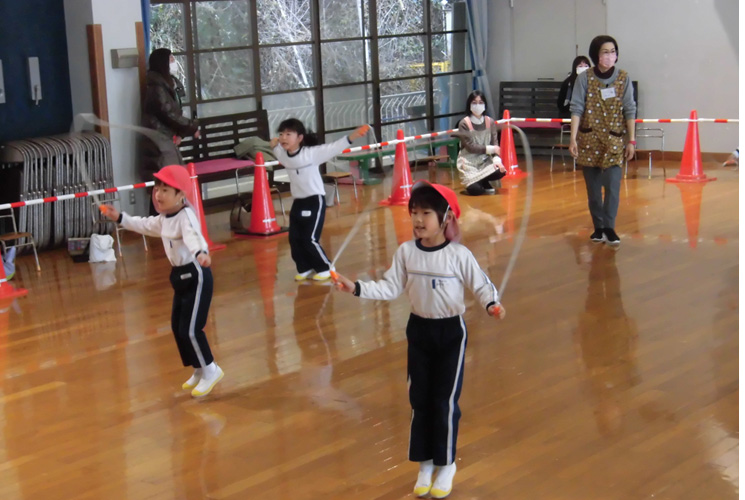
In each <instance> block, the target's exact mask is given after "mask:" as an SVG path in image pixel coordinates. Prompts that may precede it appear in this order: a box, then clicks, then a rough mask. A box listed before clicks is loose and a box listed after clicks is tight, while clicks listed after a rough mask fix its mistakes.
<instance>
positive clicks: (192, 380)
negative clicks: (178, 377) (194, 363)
mask: <svg viewBox="0 0 745 500" xmlns="http://www.w3.org/2000/svg"><path fill="white" fill-rule="evenodd" d="M201 379H202V369H201V368H196V369H195V370H194V374H193V375H192V376H191V377H189V380H187V381H186V382H184V383H183V384H181V388H182V389H183V390H185V391H190V390H192V389H194V388H195V387H196V386H197V384H198V383H199V381H200V380H201Z"/></svg>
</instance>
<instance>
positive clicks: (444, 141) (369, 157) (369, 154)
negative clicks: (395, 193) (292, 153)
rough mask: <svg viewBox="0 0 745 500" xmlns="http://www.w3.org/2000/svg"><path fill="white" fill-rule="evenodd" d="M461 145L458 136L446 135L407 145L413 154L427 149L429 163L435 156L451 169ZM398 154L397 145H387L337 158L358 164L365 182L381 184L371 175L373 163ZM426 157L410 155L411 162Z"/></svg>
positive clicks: (439, 162) (407, 148) (439, 161)
mask: <svg viewBox="0 0 745 500" xmlns="http://www.w3.org/2000/svg"><path fill="white" fill-rule="evenodd" d="M459 147H460V139H458V138H457V137H450V136H444V137H442V138H439V137H438V138H436V139H434V140H431V141H424V142H418V143H417V142H415V143H409V144H407V146H406V150H407V151H408V152H409V153H410V154H411V153H412V152H414V151H426V152H429V153H432V154H431V155H430V156H427V157H426V158H427V163H430V160H431V159H433V158H435V159H437V160H438V161H437V163H438V164H440V165H444V166H447V167H450V168H451V169H452V168H453V166H454V165H455V164H456V161H457V160H458V149H459ZM443 149H444V150H447V154H444V153H440V151H441V150H443ZM395 154H396V148H395V147H386V148H382V149H375V150H370V151H360V152H357V153H346V154H343V155H339V156H337V157H336V159H337V160H342V161H348V162H349V163H350V164H352V163H353V162H354V163H356V164H357V166H358V167H359V169H360V174H361V177H362V181H363V183H364V184H379V183H380V182H381V180H380V179H375V178H372V177H370V167H371V163H372V162H373V161H374V160H376V159H378V158H382V157H383V156H393V155H395ZM424 159H425V158H416V157H410V158H409V160H410V161H411V162H415V161H422V160H424Z"/></svg>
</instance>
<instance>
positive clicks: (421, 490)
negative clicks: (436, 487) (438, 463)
mask: <svg viewBox="0 0 745 500" xmlns="http://www.w3.org/2000/svg"><path fill="white" fill-rule="evenodd" d="M434 471H435V466H434V465H433V464H432V460H426V461H424V462H419V475H418V476H417V478H416V484H415V485H414V494H415V495H416V496H418V497H423V496H426V495H427V494H429V490H431V489H432V473H433V472H434Z"/></svg>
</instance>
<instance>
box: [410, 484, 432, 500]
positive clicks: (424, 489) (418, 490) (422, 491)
mask: <svg viewBox="0 0 745 500" xmlns="http://www.w3.org/2000/svg"><path fill="white" fill-rule="evenodd" d="M431 489H432V483H431V482H430V483H429V484H425V485H422V486H419V485H417V486H414V494H415V495H416V496H418V497H423V496H427V495H428V494H429V491H430V490H431Z"/></svg>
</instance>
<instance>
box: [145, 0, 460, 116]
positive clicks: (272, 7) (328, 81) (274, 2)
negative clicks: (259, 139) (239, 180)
mask: <svg viewBox="0 0 745 500" xmlns="http://www.w3.org/2000/svg"><path fill="white" fill-rule="evenodd" d="M154 1H157V0H154ZM254 3H255V5H254ZM376 3H377V9H376V12H373V13H371V12H370V5H369V0H319V3H318V6H319V11H318V13H317V15H318V21H319V28H320V33H321V40H313V32H312V23H311V15H312V11H311V0H221V1H216V0H209V1H207V0H204V1H202V0H196V1H189V2H188V3H187V2H186V0H184V2H183V3H162V4H161V3H155V4H153V5H151V25H150V34H151V41H152V42H151V43H152V47H153V48H159V47H166V48H169V49H171V50H172V51H173V52H174V53H176V54H175V55H176V59H177V61H178V62H179V65H180V66H181V71H180V72H179V75H177V76H178V77H179V79H181V80H182V81H184V82H185V83H186V84H187V85H193V84H192V83H191V82H189V81H188V80H189V78H188V76H189V75H190V74H191V72H190V71H187V70H188V69H189V68H187V67H186V64H187V63H191V61H187V56H186V48H187V43H186V42H187V41H186V32H187V31H186V29H185V26H186V25H187V23H189V24H190V25H191V26H192V27H193V30H192V38H193V39H192V41H191V43H192V45H193V49H194V50H195V54H194V60H193V63H194V64H196V65H197V66H196V67H195V68H194V69H195V71H196V74H197V76H198V83H199V85H198V88H194V89H193V90H192V92H193V94H194V95H195V96H196V98H197V102H199V103H201V102H204V101H210V102H219V101H220V100H221V99H228V98H231V99H235V98H240V97H244V98H245V97H250V96H255V95H257V94H259V93H261V95H262V96H263V98H262V102H263V105H264V107H266V108H267V109H269V110H270V111H272V109H274V106H285V107H286V106H289V105H293V106H301V108H302V110H301V108H298V110H297V111H298V112H300V111H302V112H303V113H306V112H307V113H312V112H313V111H312V110H311V109H310V108H314V107H315V103H314V102H313V101H314V99H312V96H313V93H312V92H310V93H309V92H307V89H315V88H316V87H317V86H319V85H320V86H322V87H326V86H329V85H333V86H339V85H343V86H345V87H338V89H336V90H335V91H334V92H333V93H332V94H328V96H327V98H326V99H325V105H326V106H331V108H329V110H325V111H324V116H325V117H326V122H327V125H331V127H326V128H327V129H329V128H330V129H333V128H334V125H332V123H333V124H345V123H347V121H348V120H347V119H346V118H344V116H345V113H347V110H352V109H354V111H349V113H352V114H354V115H355V117H362V116H367V114H368V113H371V112H372V111H371V109H372V108H371V106H372V94H371V92H369V91H368V87H369V85H366V84H365V82H370V81H371V79H372V70H371V68H372V67H373V66H374V65H377V68H378V74H379V76H380V78H381V79H383V80H388V81H385V82H383V83H381V85H380V93H381V102H380V107H381V117H382V119H383V122H384V123H385V122H387V121H397V120H408V119H413V118H418V117H422V116H425V113H426V103H427V96H425V95H424V94H425V92H424V91H425V88H426V85H425V83H426V77H425V75H426V74H427V71H426V68H425V63H426V61H425V53H426V50H425V49H426V46H425V44H426V43H428V40H431V46H430V47H429V49H430V50H431V56H432V73H435V74H438V73H450V72H453V71H455V72H465V71H468V70H469V69H470V66H469V65H470V62H469V61H468V57H467V34H466V33H465V31H464V30H465V16H464V15H463V13H464V12H465V10H464V9H463V8H462V7H463V3H464V0H431V1H430V2H429V7H430V11H429V28H430V30H431V33H432V35H431V37H430V38H427V37H426V36H424V34H423V33H424V32H425V31H426V30H427V26H425V23H424V20H425V16H424V8H426V7H427V5H428V2H427V1H426V0H377V2H376ZM456 4H461V5H460V6H458V5H456ZM187 6H188V7H189V9H190V10H186V7H187ZM254 9H255V11H256V12H257V19H256V21H257V24H258V32H256V33H253V32H252V28H251V26H252V19H251V16H252V15H253V14H252V13H253V12H254ZM455 10H458V11H459V13H458V15H454V11H455ZM187 12H191V19H186V14H185V13H187ZM371 14H372V15H373V16H375V17H376V19H377V29H378V35H379V36H380V38H378V42H377V43H378V60H377V61H372V59H371V43H372V41H371V33H370V18H371ZM458 30H460V31H461V32H457V31H458ZM452 31H456V32H455V33H451V32H452ZM443 32H444V33H443ZM335 40H336V41H335ZM257 42H258V45H259V49H258V51H256V49H255V47H256V46H255V45H254V44H255V43H257ZM315 50H320V51H321V53H320V56H321V70H322V75H323V76H322V81H319V75H316V74H314V65H313V59H314V51H315ZM256 57H258V58H259V59H258V67H259V75H258V76H259V78H258V81H259V82H260V86H261V88H255V84H254V81H255V80H254V79H255V75H254V71H255V70H254V61H255V58H256ZM464 82H467V77H465V76H464V75H462V74H457V75H452V76H443V77H442V78H439V79H437V81H436V82H435V81H433V88H434V95H432V96H431V97H430V98H431V99H433V102H434V103H435V109H436V112H437V113H439V112H447V111H448V110H449V108H450V107H451V106H452V105H453V103H452V99H450V100H448V99H447V98H445V99H443V98H442V97H441V96H444V95H445V93H448V92H450V90H452V89H449V87H450V86H451V85H452V84H455V85H456V86H457V87H458V89H460V88H461V87H463V86H464ZM346 86H349V87H346ZM359 89H365V90H364V92H362V93H360V92H359ZM287 91H298V92H300V94H298V95H301V96H302V99H300V98H298V99H295V98H294V97H293V96H294V95H295V94H284V95H285V96H286V97H285V98H280V99H269V95H270V94H273V93H276V92H287ZM458 91H459V92H460V90H458ZM192 92H190V93H189V94H190V95H191V93H192ZM324 95H326V94H324ZM332 95H333V98H332ZM277 97H280V96H277ZM309 99H310V100H309ZM360 99H361V100H360ZM275 101H276V102H275ZM240 102H241V103H242V105H245V104H246V103H250V102H254V101H252V100H251V99H248V100H247V99H242V100H241V101H240ZM438 103H442V104H438ZM200 105H201V104H200ZM306 108H308V109H306ZM278 109H281V108H278ZM360 113H361V114H362V115H360ZM347 114H348V113H347ZM309 117H310V115H309ZM357 119H358V118H357ZM417 123H418V122H417Z"/></svg>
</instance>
